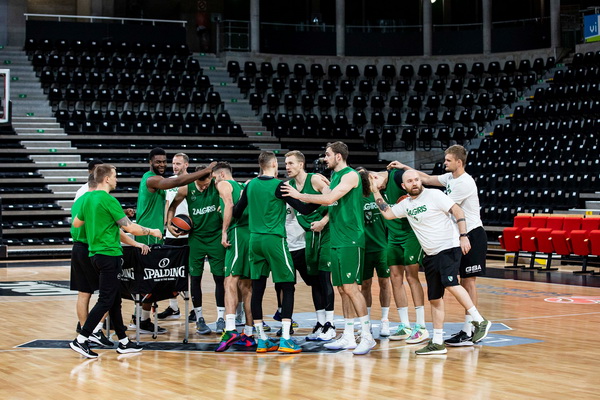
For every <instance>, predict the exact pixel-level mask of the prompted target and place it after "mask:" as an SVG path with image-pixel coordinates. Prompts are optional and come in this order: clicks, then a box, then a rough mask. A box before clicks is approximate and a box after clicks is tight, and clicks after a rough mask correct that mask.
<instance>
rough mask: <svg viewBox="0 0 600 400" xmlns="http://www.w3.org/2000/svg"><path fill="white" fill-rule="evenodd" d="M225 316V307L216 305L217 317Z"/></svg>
mask: <svg viewBox="0 0 600 400" xmlns="http://www.w3.org/2000/svg"><path fill="white" fill-rule="evenodd" d="M224 316H225V307H217V319H219V318H223V317H224Z"/></svg>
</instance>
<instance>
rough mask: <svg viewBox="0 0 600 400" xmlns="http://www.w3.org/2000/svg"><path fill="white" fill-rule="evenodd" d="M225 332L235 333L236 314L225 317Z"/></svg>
mask: <svg viewBox="0 0 600 400" xmlns="http://www.w3.org/2000/svg"><path fill="white" fill-rule="evenodd" d="M225 330H226V331H235V314H227V315H226V316H225Z"/></svg>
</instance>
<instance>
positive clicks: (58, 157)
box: [30, 154, 81, 164]
mask: <svg viewBox="0 0 600 400" xmlns="http://www.w3.org/2000/svg"><path fill="white" fill-rule="evenodd" d="M30 157H31V159H32V160H33V161H34V162H35V163H36V164H37V163H50V162H54V163H73V162H81V157H80V156H79V155H77V154H64V155H63V154H32V155H31V156H30Z"/></svg>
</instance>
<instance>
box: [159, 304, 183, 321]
mask: <svg viewBox="0 0 600 400" xmlns="http://www.w3.org/2000/svg"><path fill="white" fill-rule="evenodd" d="M180 316H181V311H179V309H177V311H175V310H173V309H172V308H171V306H169V307H167V308H166V309H165V311H163V312H161V313H158V319H178V318H179V317H180Z"/></svg>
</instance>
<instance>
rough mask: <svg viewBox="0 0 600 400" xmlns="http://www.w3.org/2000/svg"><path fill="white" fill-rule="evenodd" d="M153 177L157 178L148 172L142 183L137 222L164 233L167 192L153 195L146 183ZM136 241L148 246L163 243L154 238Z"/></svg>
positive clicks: (143, 237)
mask: <svg viewBox="0 0 600 400" xmlns="http://www.w3.org/2000/svg"><path fill="white" fill-rule="evenodd" d="M153 176H156V174H155V173H154V172H152V171H148V172H146V173H145V174H144V176H143V177H142V181H141V182H140V188H139V190H138V200H137V210H136V214H137V219H136V222H137V223H138V224H139V225H141V226H143V227H146V228H150V229H158V230H159V231H161V232H164V230H165V204H166V191H164V190H162V189H158V190H156V191H155V192H154V193H152V192H150V191H149V190H148V186H147V185H146V181H147V180H148V178H151V177H153ZM135 240H137V241H138V242H140V243H144V244H147V245H151V244H156V243H159V244H160V243H162V240H161V239H158V238H155V237H154V236H136V238H135Z"/></svg>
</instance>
